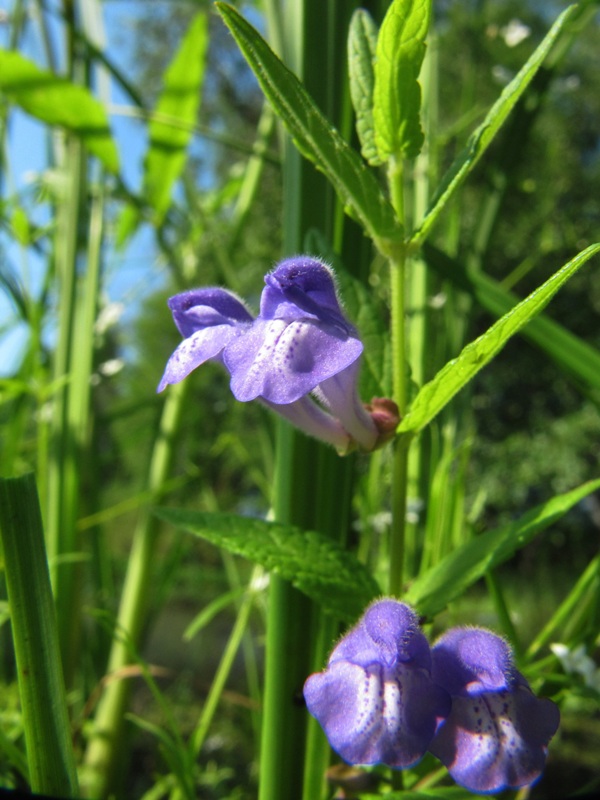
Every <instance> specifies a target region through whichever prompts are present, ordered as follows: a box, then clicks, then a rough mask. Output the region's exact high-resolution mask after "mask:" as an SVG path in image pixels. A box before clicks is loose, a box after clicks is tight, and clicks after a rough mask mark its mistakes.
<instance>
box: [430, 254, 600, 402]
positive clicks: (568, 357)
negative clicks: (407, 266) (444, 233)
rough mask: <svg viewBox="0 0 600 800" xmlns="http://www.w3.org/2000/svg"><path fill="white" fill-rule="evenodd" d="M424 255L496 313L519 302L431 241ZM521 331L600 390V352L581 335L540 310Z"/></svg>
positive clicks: (575, 375) (586, 383) (563, 366)
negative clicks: (577, 334)
mask: <svg viewBox="0 0 600 800" xmlns="http://www.w3.org/2000/svg"><path fill="white" fill-rule="evenodd" d="M423 255H424V257H425V260H426V261H427V263H428V264H429V265H431V266H432V267H433V268H434V269H435V270H436V271H437V272H439V273H440V274H441V275H443V277H444V278H446V279H447V280H450V281H452V282H453V283H454V284H455V285H457V286H459V287H460V288H461V289H463V290H464V291H467V292H469V293H470V294H471V295H473V297H475V298H476V299H477V301H478V303H479V304H480V305H481V306H482V307H483V308H485V309H486V310H487V311H490V312H491V313H492V314H494V315H496V316H501V315H502V314H505V313H506V312H507V311H509V310H510V309H511V308H512V307H513V306H515V305H516V304H517V303H518V302H519V298H518V297H517V296H516V295H515V294H514V293H513V292H509V291H508V290H507V289H504V287H503V286H502V285H501V284H500V283H499V282H498V281H497V280H495V279H494V278H491V277H490V276H489V275H486V274H485V273H483V272H480V271H479V270H474V271H473V272H467V270H466V269H465V268H464V266H463V265H462V264H460V263H459V262H458V261H456V260H454V259H453V258H450V257H449V256H448V255H447V254H446V253H443V252H442V251H441V250H438V249H437V248H436V247H433V246H432V245H430V244H427V243H426V244H425V246H424V248H423ZM521 335H522V336H523V337H524V338H525V339H528V340H529V341H530V342H533V343H534V344H535V345H537V346H538V347H539V348H540V349H541V350H542V351H543V352H544V353H546V354H547V355H548V356H549V357H550V358H551V359H553V361H555V362H556V363H557V364H558V365H559V366H560V368H561V369H562V370H563V371H564V372H565V373H566V374H567V375H569V376H571V377H572V378H574V379H575V382H576V383H577V384H578V385H579V386H581V384H583V386H584V387H589V388H591V389H595V390H596V391H599V392H600V352H599V351H598V350H597V349H596V348H595V347H592V345H590V344H588V343H587V342H585V341H584V340H583V339H580V338H579V337H578V336H575V334H573V333H571V332H570V331H569V330H567V329H566V328H564V327H563V326H562V325H560V324H559V323H558V322H555V321H554V320H552V319H550V318H549V317H547V316H544V315H543V314H540V315H539V316H538V317H536V318H535V319H532V320H531V321H530V322H529V324H528V325H527V326H526V327H525V328H523V330H522V332H521Z"/></svg>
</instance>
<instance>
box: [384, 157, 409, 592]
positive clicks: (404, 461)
mask: <svg viewBox="0 0 600 800" xmlns="http://www.w3.org/2000/svg"><path fill="white" fill-rule="evenodd" d="M400 177H401V176H399V173H398V171H397V169H395V170H394V171H393V173H392V175H391V176H390V186H391V187H392V186H394V185H396V183H397V181H398V180H399V178H400ZM401 194H402V193H401V190H400V189H399V188H398V187H396V189H395V190H392V195H393V196H401ZM390 270H391V274H390V279H391V306H392V308H391V317H392V321H391V326H392V330H391V336H392V364H393V390H394V400H395V401H396V403H397V404H398V408H399V410H400V414H403V413H404V412H405V411H406V405H407V380H406V319H405V317H406V260H405V257H404V255H401V256H400V257H399V258H398V259H396V260H392V261H391V262H390ZM409 441H410V440H408V439H406V438H400V439H399V440H397V441H396V442H395V445H394V460H393V473H392V525H391V531H390V571H389V584H388V588H389V592H390V594H392V595H396V596H400V595H401V594H402V589H403V585H404V541H405V534H406V493H407V483H408V447H409Z"/></svg>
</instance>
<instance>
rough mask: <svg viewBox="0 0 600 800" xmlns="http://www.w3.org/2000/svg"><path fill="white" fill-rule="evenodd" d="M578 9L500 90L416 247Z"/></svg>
mask: <svg viewBox="0 0 600 800" xmlns="http://www.w3.org/2000/svg"><path fill="white" fill-rule="evenodd" d="M577 10H578V7H577V6H574V5H573V6H569V7H568V8H566V9H565V10H564V11H563V12H562V14H561V15H560V16H559V17H558V19H557V20H556V21H555V23H554V25H553V26H552V28H551V29H550V30H549V31H548V33H547V35H546V37H545V38H544V40H543V41H542V43H541V44H540V45H539V46H538V47H537V49H536V50H535V52H534V53H533V55H532V56H531V57H530V58H529V59H528V61H527V62H526V63H525V64H524V65H523V67H522V68H521V70H520V71H519V72H518V73H517V75H516V76H515V77H514V78H513V79H512V81H511V82H510V83H509V84H508V85H507V86H506V87H505V88H504V89H503V91H502V94H501V95H500V97H499V98H498V100H497V101H496V102H495V103H494V105H493V106H492V107H491V108H490V110H489V111H488V113H487V114H486V117H485V119H484V121H483V122H482V123H481V125H479V126H478V127H477V128H476V130H475V131H473V133H472V134H471V135H470V136H469V139H468V141H467V143H466V145H465V147H464V148H463V150H462V151H461V152H460V153H459V155H458V156H457V157H456V159H455V160H454V162H453V163H452V165H451V166H450V168H449V169H448V170H447V172H446V174H445V175H444V177H443V178H442V180H441V182H440V185H439V186H438V188H437V189H436V191H435V193H434V195H433V197H432V199H431V201H430V204H429V208H428V210H427V213H426V214H425V217H424V218H423V220H422V221H421V223H420V225H419V227H418V228H417V230H416V231H415V232H414V233H413V235H412V239H411V242H412V245H413V246H414V247H415V248H417V247H419V246H420V245H421V244H422V243H423V242H424V241H425V239H426V238H427V236H428V234H429V231H430V230H431V228H432V227H433V225H434V224H435V222H436V220H437V218H438V217H439V215H440V213H441V212H442V210H443V209H444V207H445V206H446V204H447V203H448V201H449V200H450V199H451V197H452V196H453V194H454V192H455V191H456V190H457V189H458V188H459V187H460V186H461V184H462V183H463V182H464V180H465V178H466V177H467V176H468V175H469V173H470V172H471V171H472V170H473V168H474V167H475V165H476V164H477V162H478V161H479V159H480V158H481V156H482V155H483V153H484V152H485V150H486V149H487V148H488V147H489V145H490V143H491V142H492V140H493V139H494V137H495V136H496V134H497V133H498V131H499V129H500V127H501V126H502V124H503V123H504V122H505V120H506V118H507V116H508V115H509V114H510V112H511V111H512V109H513V108H514V106H515V105H516V103H517V101H518V100H519V98H520V97H521V96H522V95H523V92H524V91H525V90H526V89H527V87H528V86H529V84H530V83H531V81H532V79H533V77H534V76H535V74H536V72H537V71H538V70H539V69H540V67H541V65H542V63H543V61H544V59H545V58H546V56H547V55H548V53H549V52H550V50H551V48H552V47H553V45H554V44H555V43H556V41H557V40H558V38H559V36H560V35H561V33H563V32H564V30H565V28H566V27H567V25H568V23H569V21H570V20H571V19H572V18H573V17H574V16H575V14H576V13H577Z"/></svg>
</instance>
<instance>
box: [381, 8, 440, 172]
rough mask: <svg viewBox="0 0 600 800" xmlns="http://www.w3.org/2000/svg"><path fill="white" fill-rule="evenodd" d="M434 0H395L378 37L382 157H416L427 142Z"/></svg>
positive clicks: (383, 158) (385, 158)
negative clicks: (424, 99) (425, 94)
mask: <svg viewBox="0 0 600 800" xmlns="http://www.w3.org/2000/svg"><path fill="white" fill-rule="evenodd" d="M430 14H431V0H394V2H393V3H392V4H391V6H390V7H389V8H388V11H387V13H386V15H385V17H384V20H383V22H382V24H381V30H380V31H379V37H378V39H377V58H376V61H375V91H374V98H373V101H374V102H373V121H374V124H375V143H376V145H377V151H378V153H379V157H380V158H381V159H382V160H383V161H387V159H389V158H390V157H391V156H398V155H400V154H402V155H404V156H406V157H407V158H415V157H416V156H417V155H418V154H419V151H420V150H421V147H422V145H423V131H422V130H421V121H420V110H421V87H420V86H419V83H418V81H417V78H418V77H419V72H420V71H421V65H422V63H423V59H424V57H425V38H426V36H427V31H428V28H429V18H430Z"/></svg>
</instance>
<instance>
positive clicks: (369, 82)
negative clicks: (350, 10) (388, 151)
mask: <svg viewBox="0 0 600 800" xmlns="http://www.w3.org/2000/svg"><path fill="white" fill-rule="evenodd" d="M376 49H377V26H376V24H375V22H374V21H373V18H372V17H371V15H370V14H369V12H368V11H365V9H364V8H358V9H357V10H356V11H355V12H354V14H353V15H352V19H351V20H350V28H349V30H348V77H349V79H350V98H351V99H352V105H353V106H354V113H355V114H356V132H357V134H358V138H359V140H360V145H361V153H362V155H363V157H364V158H365V159H366V160H367V161H368V162H369V164H372V165H373V166H377V165H378V164H381V159H380V158H379V155H378V153H377V146H376V144H375V129H374V125H373V91H374V87H375V51H376Z"/></svg>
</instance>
